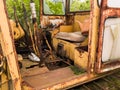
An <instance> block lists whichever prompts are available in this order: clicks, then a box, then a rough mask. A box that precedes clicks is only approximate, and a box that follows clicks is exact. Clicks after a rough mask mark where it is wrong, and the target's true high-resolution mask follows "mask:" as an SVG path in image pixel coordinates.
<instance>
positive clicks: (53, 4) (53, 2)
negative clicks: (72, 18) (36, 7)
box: [44, 0, 65, 15]
mask: <svg viewBox="0 0 120 90" xmlns="http://www.w3.org/2000/svg"><path fill="white" fill-rule="evenodd" d="M64 9H65V8H64V2H63V0H44V13H45V14H55V15H64V14H65V11H64Z"/></svg>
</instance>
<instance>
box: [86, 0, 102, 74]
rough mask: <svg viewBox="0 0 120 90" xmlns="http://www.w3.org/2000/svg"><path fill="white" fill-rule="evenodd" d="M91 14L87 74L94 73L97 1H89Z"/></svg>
mask: <svg viewBox="0 0 120 90" xmlns="http://www.w3.org/2000/svg"><path fill="white" fill-rule="evenodd" d="M90 2H91V12H90V29H89V43H88V72H89V73H90V72H93V71H94V65H95V61H96V54H97V53H96V51H97V43H98V27H99V17H100V12H99V11H100V9H99V7H98V0H91V1H90Z"/></svg>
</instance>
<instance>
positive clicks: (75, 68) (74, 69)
mask: <svg viewBox="0 0 120 90" xmlns="http://www.w3.org/2000/svg"><path fill="white" fill-rule="evenodd" d="M70 68H71V70H72V71H73V72H74V74H76V75H79V74H82V73H84V72H85V70H84V69H80V68H78V67H76V66H70Z"/></svg>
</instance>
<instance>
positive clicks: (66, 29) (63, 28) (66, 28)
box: [60, 25, 73, 32]
mask: <svg viewBox="0 0 120 90" xmlns="http://www.w3.org/2000/svg"><path fill="white" fill-rule="evenodd" d="M60 32H73V26H72V25H61V26H60Z"/></svg>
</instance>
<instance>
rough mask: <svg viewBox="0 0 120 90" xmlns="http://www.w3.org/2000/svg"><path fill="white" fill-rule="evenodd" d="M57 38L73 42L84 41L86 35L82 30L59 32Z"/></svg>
mask: <svg viewBox="0 0 120 90" xmlns="http://www.w3.org/2000/svg"><path fill="white" fill-rule="evenodd" d="M55 38H58V39H62V40H66V41H71V42H82V41H84V40H85V38H86V37H85V36H83V35H82V34H81V32H71V33H68V32H59V33H58V34H56V35H55Z"/></svg>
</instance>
